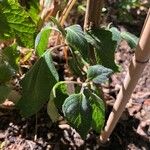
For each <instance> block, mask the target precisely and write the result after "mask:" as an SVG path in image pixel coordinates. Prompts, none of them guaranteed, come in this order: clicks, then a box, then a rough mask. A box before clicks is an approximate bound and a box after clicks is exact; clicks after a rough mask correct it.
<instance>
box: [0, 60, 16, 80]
mask: <svg viewBox="0 0 150 150" xmlns="http://www.w3.org/2000/svg"><path fill="white" fill-rule="evenodd" d="M14 74H15V70H14V69H13V68H12V67H11V66H10V65H9V63H8V62H6V61H1V62H0V83H4V82H7V81H9V80H10V79H11V78H12V76H13V75H14Z"/></svg>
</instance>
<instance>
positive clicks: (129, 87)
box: [100, 9, 150, 143]
mask: <svg viewBox="0 0 150 150" xmlns="http://www.w3.org/2000/svg"><path fill="white" fill-rule="evenodd" d="M149 58H150V9H149V12H148V15H147V18H146V20H145V24H144V26H143V29H142V32H141V36H140V40H139V43H138V45H137V47H136V50H135V56H134V57H133V59H132V61H131V63H130V66H129V69H128V72H127V75H126V78H125V80H124V83H123V84H122V87H121V89H120V92H119V94H118V96H117V99H116V102H115V104H114V106H113V109H112V112H111V113H110V115H109V118H108V121H107V123H106V126H105V129H104V131H103V132H102V134H101V136H100V141H101V142H102V143H105V142H107V140H108V139H109V136H110V134H111V133H112V131H113V129H114V127H115V126H116V124H117V122H118V120H119V118H120V116H121V114H122V112H123V111H124V109H125V106H126V104H127V102H128V100H129V99H130V96H131V94H132V92H133V90H134V88H135V86H136V84H137V82H138V80H139V78H140V76H141V74H142V72H143V70H144V68H145V66H146V65H147V63H148V61H149Z"/></svg>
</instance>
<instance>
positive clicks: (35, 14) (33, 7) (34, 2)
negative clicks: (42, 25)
mask: <svg viewBox="0 0 150 150" xmlns="http://www.w3.org/2000/svg"><path fill="white" fill-rule="evenodd" d="M28 3H29V7H28V8H27V9H26V10H27V12H28V13H29V15H30V17H31V18H32V20H33V21H34V22H35V23H36V24H37V23H38V22H39V20H40V16H39V13H40V4H39V0H30V1H28Z"/></svg>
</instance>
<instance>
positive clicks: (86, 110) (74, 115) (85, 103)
mask: <svg viewBox="0 0 150 150" xmlns="http://www.w3.org/2000/svg"><path fill="white" fill-rule="evenodd" d="M62 108H63V113H64V116H65V117H66V119H67V120H68V122H69V123H70V124H71V126H72V127H73V128H75V129H76V130H77V131H78V132H79V134H80V135H81V137H82V138H83V139H85V138H86V135H87V132H88V131H89V129H90V127H91V118H92V116H91V106H90V103H89V100H88V99H87V98H86V97H85V95H84V94H83V93H80V94H72V95H70V96H69V97H68V98H67V99H66V100H65V102H64V104H63V107H62Z"/></svg>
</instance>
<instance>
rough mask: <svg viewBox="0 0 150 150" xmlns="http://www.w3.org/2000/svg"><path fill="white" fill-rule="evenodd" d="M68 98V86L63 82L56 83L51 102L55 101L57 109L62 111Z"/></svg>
mask: <svg viewBox="0 0 150 150" xmlns="http://www.w3.org/2000/svg"><path fill="white" fill-rule="evenodd" d="M68 96H69V93H68V86H67V84H66V83H65V82H63V81H61V82H58V83H56V84H55V86H54V87H53V89H52V91H51V97H50V100H54V103H55V105H56V107H57V108H58V109H59V111H61V110H62V105H63V103H64V101H65V99H66V98H67V97H68Z"/></svg>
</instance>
